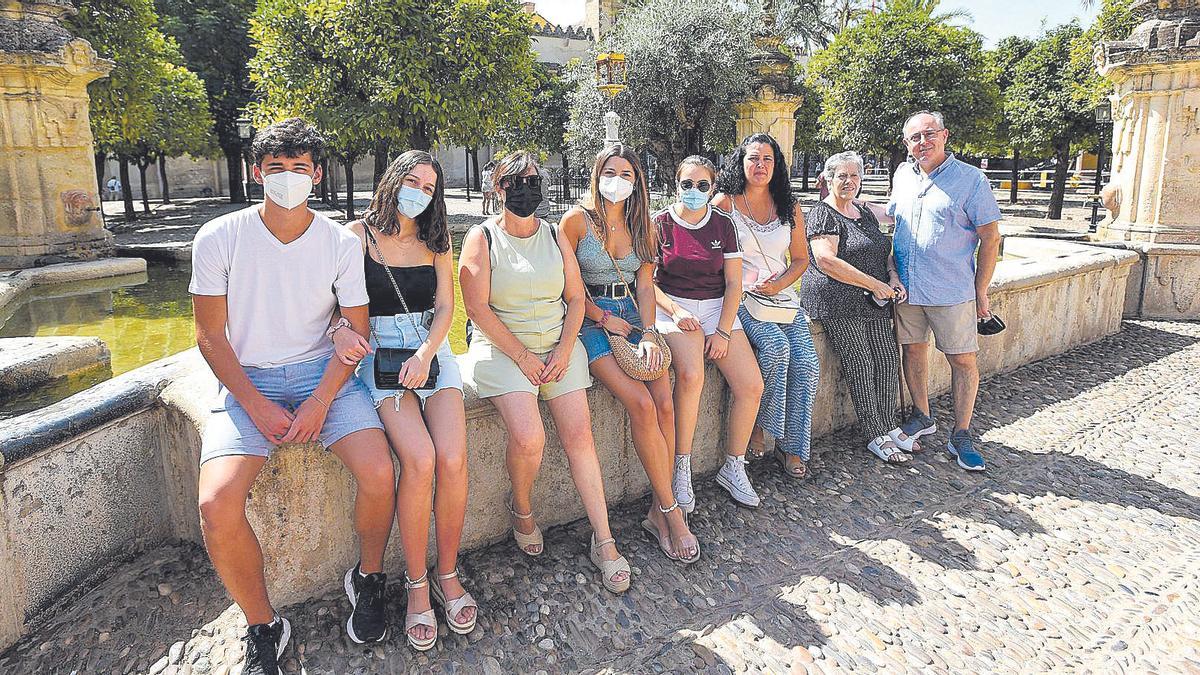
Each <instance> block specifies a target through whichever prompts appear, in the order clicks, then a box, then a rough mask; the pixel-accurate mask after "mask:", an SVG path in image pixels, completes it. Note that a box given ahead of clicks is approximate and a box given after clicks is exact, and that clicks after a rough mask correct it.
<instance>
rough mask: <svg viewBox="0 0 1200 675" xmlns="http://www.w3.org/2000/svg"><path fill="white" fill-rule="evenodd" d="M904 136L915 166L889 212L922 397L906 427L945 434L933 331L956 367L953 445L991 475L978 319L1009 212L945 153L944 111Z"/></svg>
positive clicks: (983, 179)
mask: <svg viewBox="0 0 1200 675" xmlns="http://www.w3.org/2000/svg"><path fill="white" fill-rule="evenodd" d="M903 136H904V144H905V146H906V147H907V148H908V154H909V155H910V156H911V157H912V160H911V161H909V162H907V163H905V164H904V165H903V166H901V167H900V168H899V169H897V170H896V176H895V180H894V183H893V186H892V195H891V199H890V201H889V202H888V205H887V210H886V214H887V216H889V217H890V218H894V219H895V224H896V232H895V235H894V237H893V247H894V250H895V256H896V269H897V271H898V272H899V276H900V281H901V282H903V284H904V287H905V288H906V289H908V300H907V301H906V302H902V303H900V304H899V305H898V306H897V308H896V321H897V329H898V332H899V336H900V343H901V344H902V345H903V349H904V379H905V380H906V381H907V382H908V391H909V393H910V394H911V395H912V400H913V411H912V415H911V416H910V417H908V419H906V420H905V422H904V423H903V425H902V429H903V430H904V433H905V434H907V435H908V436H910V437H913V438H920V437H921V436H925V435H928V434H933V433H935V432H936V431H937V424H936V423H935V422H934V419H933V416H932V414H931V411H930V409H929V332H930V330H932V331H933V337H934V340H935V343H936V345H937V348H938V351H940V352H942V353H943V354H945V355H946V360H947V361H949V362H950V372H951V385H952V389H953V392H954V429H953V430H952V431H951V432H950V438H949V441H948V442H947V444H946V448H947V450H948V451H949V452H950V454H951V455H952V456H953V457H955V459H956V460H957V462H958V465H959V466H960V467H962V468H963V469H966V470H968V471H982V470H983V469H984V460H983V455H981V454H980V453H979V451H978V450H976V449H975V440H974V438H973V437H972V435H971V416H972V415H973V414H974V411H975V396H976V394H977V393H978V391H979V366H978V364H977V362H976V358H975V354H976V352H977V351H978V350H979V339H978V334H977V320H979V319H989V318H991V304H990V302H989V299H988V285H989V284H990V283H991V281H992V274H993V273H994V272H995V271H996V262H997V259H998V258H999V255H1000V225H999V221H1000V206H999V205H998V204H997V203H996V197H995V195H993V194H992V189H991V184H990V183H988V179H987V176H986V175H984V173H983V172H982V171H980V170H979V169H976V168H975V167H973V166H971V165H970V164H967V163H966V162H963V161H961V160H959V159H957V158H955V157H954V155H951V154H948V153H947V152H946V142H947V141H948V140H949V138H950V131H949V130H948V129H946V125H945V122H944V120H943V117H942V115H941V113H937V112H930V111H922V112H918V113H915V114H913V115H912V116H911V117H909V118H908V120H907V121H906V122H905V123H904V133H903ZM877 215H878V214H877ZM977 253H978V262H976V254H977Z"/></svg>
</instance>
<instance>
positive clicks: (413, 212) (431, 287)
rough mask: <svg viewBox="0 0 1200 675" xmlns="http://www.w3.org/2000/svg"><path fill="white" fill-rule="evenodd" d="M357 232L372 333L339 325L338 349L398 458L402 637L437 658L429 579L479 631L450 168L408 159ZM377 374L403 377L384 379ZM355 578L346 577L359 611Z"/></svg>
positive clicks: (464, 624) (398, 163)
mask: <svg viewBox="0 0 1200 675" xmlns="http://www.w3.org/2000/svg"><path fill="white" fill-rule="evenodd" d="M348 227H349V228H350V230H351V231H352V232H354V234H355V235H357V236H358V238H359V241H360V243H361V248H362V256H363V264H364V266H365V270H366V283H367V296H368V297H369V298H370V303H369V313H370V317H371V319H370V321H371V334H370V336H369V339H368V338H364V337H363V336H361V335H359V334H358V333H356V332H354V331H353V330H347V328H348V322H346V321H344V320H341V321H338V322H337V323H335V324H334V325H333V328H332V331H333V333H332V336H333V342H334V345H335V347H336V350H337V355H338V358H340V359H341V360H342V362H343V363H346V364H349V365H355V364H359V363H360V361H361V365H360V366H359V368H358V377H359V378H361V379H362V381H363V382H364V383H365V384H366V385H367V388H368V389H370V391H371V398H372V399H373V401H374V403H375V409H376V411H377V412H378V413H379V417H380V419H381V420H382V421H383V427H384V430H385V432H386V433H387V437H388V441H389V443H390V444H391V446H392V452H393V453H395V455H396V458H397V459H398V460H399V461H400V485H399V486H398V489H397V492H396V523H397V525H398V526H399V529H400V544H401V546H402V547H403V549H404V561H405V565H406V566H407V569H406V570H405V572H404V586H405V588H406V589H407V590H408V608H407V611H406V613H405V625H404V632H405V638H406V639H407V640H408V644H409V646H410V647H412V648H413V649H416V650H418V651H427V650H429V649H432V648H433V646H434V644H435V643H436V642H437V621H436V619H435V618H434V613H433V609H432V605H431V604H430V592H431V582H432V593H433V596H434V598H436V599H437V601H438V603H439V604H441V606H442V608H443V610H444V614H445V617H444V618H445V620H446V624H447V625H448V626H449V627H450V630H452V631H454V632H455V633H458V634H460V635H465V634H467V633H470V632H471V631H472V630H474V628H475V615H476V611H477V609H478V605H477V604H476V602H475V600H474V598H472V597H471V594H470V593H467V591H466V589H464V588H463V587H462V583H461V582H460V581H459V578H458V547H459V544H460V542H461V540H462V531H463V521H464V519H465V518H466V512H467V420H466V413H465V411H464V409H463V393H462V378H461V377H460V376H459V370H458V363H457V361H456V359H455V357H454V353H453V352H451V351H450V342H449V341H448V340H447V336H448V335H449V334H450V326H451V324H452V323H453V322H454V262H453V258H454V254H453V251H451V244H450V230H449V226H448V225H447V223H446V198H445V188H444V183H443V175H442V167H441V165H439V164H438V162H437V160H435V159H434V158H433V157H432V156H431V155H430V154H429V153H427V152H422V151H420V150H410V151H408V152H406V153H404V154H402V155H400V156H399V157H397V158H396V159H395V160H393V161H392V164H391V165H390V166H389V167H388V169H387V171H386V172H385V173H384V174H383V177H382V178H381V179H380V181H379V186H378V187H376V189H375V195H374V197H372V199H371V204H370V205H369V206H368V207H367V212H366V214H364V216H363V219H362V220H357V221H355V222H353V223H350V225H349V226H348ZM376 348H380V349H383V350H384V353H385V355H386V354H387V352H389V351H392V350H395V351H396V352H399V351H400V350H405V351H404V352H403V353H400V354H398V355H399V356H401V357H403V356H405V355H407V358H405V359H404V361H403V363H401V362H399V359H395V360H392V361H388V362H386V363H380V364H377V363H376V361H377V360H378V358H379V353H378V352H377V351H376ZM389 358H390V356H389ZM377 374H378V375H381V376H383V377H386V378H387V379H389V380H392V378H394V381H390V382H388V383H385V382H381V381H380V378H378V377H376V375H377ZM435 484H436V488H437V489H436V491H435V489H434V488H435ZM435 495H436V500H435V499H434V497H435ZM431 510H432V511H433V512H434V514H435V515H436V516H437V518H436V522H435V528H434V531H435V534H436V545H437V569H435V570H434V572H433V573H434V574H435V575H436V576H437V579H436V580H430V579H429V573H430V572H429V570H428V569H427V568H426V567H425V560H426V549H427V547H428V542H429V513H430V511H431ZM357 572H358V570H351V571H349V572H347V573H346V580H345V588H346V593H347V595H349V596H350V601H351V602H352V603H354V602H356V601H357V599H356V596H357V584H356V582H357V579H358V577H357V576H356V574H357ZM351 638H352V639H354V636H353V635H352V636H351Z"/></svg>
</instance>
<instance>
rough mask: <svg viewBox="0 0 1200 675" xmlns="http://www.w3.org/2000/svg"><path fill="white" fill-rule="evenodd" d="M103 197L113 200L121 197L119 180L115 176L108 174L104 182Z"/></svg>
mask: <svg viewBox="0 0 1200 675" xmlns="http://www.w3.org/2000/svg"><path fill="white" fill-rule="evenodd" d="M104 191H105V194H106V196H105V199H107V200H109V201H115V200H118V199H120V198H121V181H120V180H119V179H118V178H117V177H116V176H110V177H109V179H108V182H107V183H105V184H104Z"/></svg>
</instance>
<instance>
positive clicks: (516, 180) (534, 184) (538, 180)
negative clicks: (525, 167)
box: [504, 175, 542, 189]
mask: <svg viewBox="0 0 1200 675" xmlns="http://www.w3.org/2000/svg"><path fill="white" fill-rule="evenodd" d="M522 185H528V186H529V187H531V188H535V189H537V188H540V187H542V177H541V176H538V175H533V176H516V177H513V178H506V179H505V180H504V187H506V188H515V187H521V186H522Z"/></svg>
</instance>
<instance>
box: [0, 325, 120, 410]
mask: <svg viewBox="0 0 1200 675" xmlns="http://www.w3.org/2000/svg"><path fill="white" fill-rule="evenodd" d="M109 361H110V357H109V353H108V347H107V346H106V345H105V344H104V341H103V340H100V339H99V338H87V337H42V338H37V337H34V338H0V396H7V395H10V394H13V393H16V392H19V391H23V390H27V389H31V388H33V387H37V386H40V385H43V384H46V383H48V382H52V381H54V380H57V379H59V378H62V377H66V376H68V375H71V374H73V373H77V372H79V371H83V370H91V369H93V368H104V367H107V366H108V365H109Z"/></svg>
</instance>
